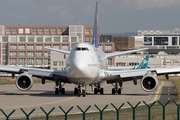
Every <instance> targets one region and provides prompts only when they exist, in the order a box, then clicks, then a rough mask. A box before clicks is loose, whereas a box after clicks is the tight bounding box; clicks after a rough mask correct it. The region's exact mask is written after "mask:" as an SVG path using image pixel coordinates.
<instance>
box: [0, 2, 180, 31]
mask: <svg viewBox="0 0 180 120" xmlns="http://www.w3.org/2000/svg"><path fill="white" fill-rule="evenodd" d="M96 1H98V21H99V22H98V25H99V27H100V33H101V34H103V33H123V32H137V31H138V30H168V29H169V30H172V29H174V28H179V29H180V0H0V24H1V25H19V24H20V25H48V23H49V25H72V24H82V25H93V22H94V13H95V2H96Z"/></svg>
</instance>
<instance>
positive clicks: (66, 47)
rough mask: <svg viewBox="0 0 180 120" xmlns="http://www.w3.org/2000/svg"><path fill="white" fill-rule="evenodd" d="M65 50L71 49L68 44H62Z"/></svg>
mask: <svg viewBox="0 0 180 120" xmlns="http://www.w3.org/2000/svg"><path fill="white" fill-rule="evenodd" d="M61 49H64V50H68V49H69V45H68V44H62V48H61Z"/></svg>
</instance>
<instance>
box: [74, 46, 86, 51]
mask: <svg viewBox="0 0 180 120" xmlns="http://www.w3.org/2000/svg"><path fill="white" fill-rule="evenodd" d="M76 50H77V51H89V49H88V48H86V47H82V48H81V47H78V48H76Z"/></svg>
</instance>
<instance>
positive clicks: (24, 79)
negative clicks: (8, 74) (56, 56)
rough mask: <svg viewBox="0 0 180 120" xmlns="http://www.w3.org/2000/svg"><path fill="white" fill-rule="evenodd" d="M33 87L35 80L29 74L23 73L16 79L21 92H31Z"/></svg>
mask: <svg viewBox="0 0 180 120" xmlns="http://www.w3.org/2000/svg"><path fill="white" fill-rule="evenodd" d="M32 85H33V79H32V77H31V76H30V75H29V74H28V73H22V74H20V75H19V76H18V77H17V78H16V86H17V88H18V89H19V90H22V91H25V90H29V89H30V88H31V87H32Z"/></svg>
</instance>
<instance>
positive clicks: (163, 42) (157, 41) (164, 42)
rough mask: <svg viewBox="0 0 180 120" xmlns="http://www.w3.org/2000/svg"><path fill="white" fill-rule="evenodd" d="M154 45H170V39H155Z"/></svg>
mask: <svg viewBox="0 0 180 120" xmlns="http://www.w3.org/2000/svg"><path fill="white" fill-rule="evenodd" d="M154 45H168V37H154Z"/></svg>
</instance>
